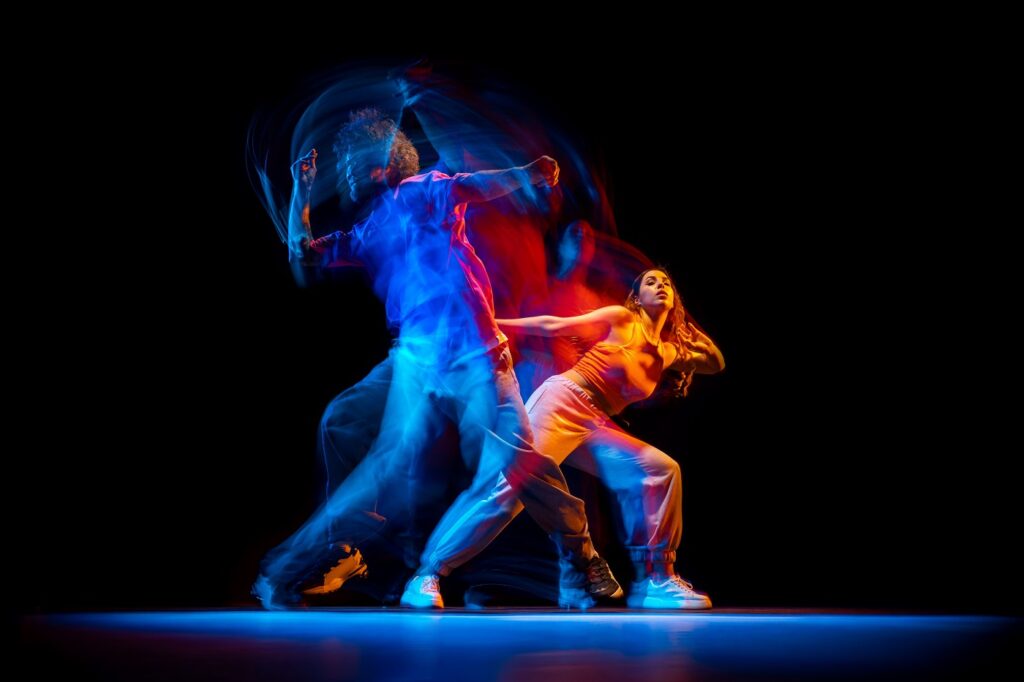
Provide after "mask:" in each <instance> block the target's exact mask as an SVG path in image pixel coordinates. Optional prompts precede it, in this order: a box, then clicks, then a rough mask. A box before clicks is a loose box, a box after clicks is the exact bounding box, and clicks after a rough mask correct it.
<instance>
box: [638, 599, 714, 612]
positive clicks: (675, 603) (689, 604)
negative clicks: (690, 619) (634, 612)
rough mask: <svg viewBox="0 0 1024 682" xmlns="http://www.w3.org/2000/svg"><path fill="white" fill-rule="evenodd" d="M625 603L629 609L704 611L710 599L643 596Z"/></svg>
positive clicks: (708, 605) (707, 607) (708, 606)
mask: <svg viewBox="0 0 1024 682" xmlns="http://www.w3.org/2000/svg"><path fill="white" fill-rule="evenodd" d="M626 605H627V606H628V607H629V608H631V609H675V610H677V611H678V610H683V611H706V610H708V609H710V608H711V600H710V599H685V600H683V601H682V602H680V601H679V600H676V599H659V598H657V597H644V598H643V600H636V599H628V600H626Z"/></svg>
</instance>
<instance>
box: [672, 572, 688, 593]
mask: <svg viewBox="0 0 1024 682" xmlns="http://www.w3.org/2000/svg"><path fill="white" fill-rule="evenodd" d="M668 581H669V582H670V583H674V584H675V585H676V586H677V587H680V588H681V589H683V590H686V591H687V592H693V585H692V584H691V583H689V582H687V581H685V580H683V577H682V576H680V575H673V576H669V579H668Z"/></svg>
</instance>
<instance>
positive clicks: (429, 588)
mask: <svg viewBox="0 0 1024 682" xmlns="http://www.w3.org/2000/svg"><path fill="white" fill-rule="evenodd" d="M423 591H424V592H440V591H441V585H440V584H439V583H438V581H437V576H433V575H428V576H427V577H426V578H424V579H423Z"/></svg>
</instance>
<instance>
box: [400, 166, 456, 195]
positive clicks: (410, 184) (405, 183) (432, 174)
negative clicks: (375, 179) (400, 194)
mask: <svg viewBox="0 0 1024 682" xmlns="http://www.w3.org/2000/svg"><path fill="white" fill-rule="evenodd" d="M451 179H452V177H451V176H450V175H446V174H444V173H442V172H441V171H436V170H432V171H427V172H426V173H420V174H419V175H411V176H409V177H407V178H406V179H405V180H402V181H401V182H400V183H398V189H399V190H405V189H414V188H416V187H418V186H425V185H429V184H431V183H435V182H446V181H448V180H451Z"/></svg>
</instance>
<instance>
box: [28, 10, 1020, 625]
mask: <svg viewBox="0 0 1024 682" xmlns="http://www.w3.org/2000/svg"><path fill="white" fill-rule="evenodd" d="M360 22H362V23H360ZM369 22H370V20H369V19H367V18H360V19H359V20H358V21H357V20H356V19H354V18H353V19H352V23H351V25H348V26H342V25H336V26H331V28H330V29H326V28H325V29H323V30H319V29H310V30H309V32H308V34H305V33H303V32H302V31H296V30H294V29H293V28H292V27H291V26H290V23H289V22H288V21H282V26H281V27H276V26H275V27H272V28H268V27H262V28H259V29H250V28H242V27H240V26H230V27H228V26H220V27H215V28H214V27H210V28H203V24H201V23H198V22H197V23H196V24H194V25H192V24H189V25H188V27H187V28H186V27H181V28H180V30H178V31H176V32H174V36H175V37H174V38H172V39H167V38H162V39H150V38H149V37H147V36H145V35H132V36H129V37H127V38H125V42H124V43H118V45H116V46H115V47H116V48H118V49H113V51H112V52H111V53H110V56H109V57H98V56H96V54H99V53H100V52H103V53H104V54H105V53H106V52H105V51H103V50H100V48H101V47H106V48H109V47H110V46H109V45H106V46H104V45H100V43H103V42H104V39H103V38H100V37H95V38H93V39H89V40H86V41H85V44H86V46H87V47H90V48H93V49H94V50H95V53H92V52H90V51H89V50H82V51H77V52H76V51H75V50H71V51H69V52H68V57H67V60H66V67H64V68H63V69H61V71H60V72H59V73H54V74H51V75H49V76H48V77H46V78H41V79H38V80H36V81H35V82H34V83H33V84H32V87H33V88H35V89H38V91H39V93H40V95H42V96H44V99H42V100H36V101H44V102H45V105H43V106H42V107H41V108H43V109H45V112H39V115H38V117H37V120H36V122H37V123H41V124H42V130H41V131H40V132H39V133H38V134H35V133H33V134H32V135H28V136H27V137H28V138H29V139H28V140H16V141H15V142H16V143H17V142H26V141H27V142H29V143H30V145H31V146H32V147H33V150H29V152H28V155H27V156H26V157H24V158H27V159H29V162H28V164H27V169H26V170H27V171H28V177H29V178H30V179H32V180H33V182H32V183H31V184H32V185H33V186H35V187H36V188H37V191H39V192H40V194H39V196H38V198H33V200H32V207H31V210H33V211H35V212H36V216H37V219H38V217H39V216H42V218H43V220H42V223H43V224H44V225H46V226H47V227H46V228H45V232H38V231H36V228H33V229H32V231H22V230H17V232H18V233H19V234H22V235H24V234H28V235H29V236H28V237H27V238H23V239H20V240H19V241H18V242H17V244H20V245H22V246H23V248H18V249H16V250H15V252H14V254H13V255H12V260H17V261H19V262H28V263H29V268H28V270H27V271H26V272H21V271H20V270H19V274H18V278H17V285H16V288H15V293H16V294H17V295H16V296H14V297H13V300H12V303H11V306H10V308H11V315H12V319H14V320H15V323H14V324H12V326H11V327H10V328H9V329H8V336H9V340H10V341H11V342H12V344H13V345H12V348H13V350H12V351H11V352H10V355H9V357H10V359H11V361H12V363H13V367H12V375H15V374H16V375H19V376H22V377H28V381H27V382H25V383H24V384H21V383H20V382H19V383H17V384H16V385H15V386H16V388H15V389H14V390H15V391H16V395H15V397H16V398H17V400H16V402H17V403H18V405H19V408H26V409H24V410H22V409H18V410H15V411H14V412H13V415H14V416H15V419H16V423H15V424H14V428H15V433H17V434H18V437H17V438H12V441H11V443H12V444H11V448H10V450H9V451H8V457H9V458H10V461H11V462H12V463H13V466H14V479H13V481H14V482H13V483H9V485H11V486H12V487H13V494H12V495H11V496H10V497H9V499H8V502H9V503H10V504H11V510H10V513H9V518H10V519H11V521H12V526H11V527H12V530H13V534H14V538H15V542H16V547H17V549H18V551H17V552H15V553H14V554H13V555H11V556H13V557H14V558H13V559H8V561H9V562H11V563H12V564H14V567H15V569H16V573H17V575H18V576H19V577H18V578H17V582H16V584H17V588H18V589H17V590H16V602H17V603H18V604H19V605H20V606H21V607H22V608H25V609H29V610H34V609H64V608H79V607H89V608H105V607H111V608H118V607H136V606H147V607H149V606H153V607H188V606H209V605H223V604H241V603H253V602H251V600H250V598H249V597H248V588H249V584H250V583H251V580H252V578H253V576H254V573H255V570H256V564H257V561H258V559H259V557H260V556H261V555H262V553H263V552H264V551H265V550H266V549H267V548H268V547H270V546H271V545H272V544H274V543H276V542H278V541H280V540H281V539H283V537H284V536H285V535H286V534H287V533H288V532H289V531H290V530H292V529H293V528H294V527H295V526H296V525H297V524H298V523H299V522H300V521H301V520H302V519H304V518H305V516H306V515H307V514H308V512H309V511H311V509H312V505H313V500H314V496H315V493H316V471H317V465H316V461H315V457H314V433H315V427H316V423H317V419H318V417H319V414H320V412H321V410H322V409H323V406H324V405H325V404H326V402H327V400H329V399H330V397H332V396H333V395H334V394H335V393H337V392H338V391H339V390H341V388H343V387H345V386H348V385H350V384H352V383H353V382H354V381H356V380H358V379H359V378H360V377H362V376H363V375H364V374H365V373H366V372H367V371H368V370H369V369H370V368H371V367H372V366H373V365H374V364H375V363H376V362H377V361H379V360H380V359H382V358H383V356H384V354H385V351H386V347H387V339H388V335H387V332H386V330H385V327H384V321H383V315H382V311H381V306H380V304H379V302H377V301H376V299H374V298H373V296H372V294H371V293H370V292H369V291H368V290H367V289H366V288H365V286H363V285H362V283H361V282H360V281H359V280H358V279H357V278H353V279H352V281H351V282H348V283H346V284H345V285H343V286H341V287H335V288H327V289H313V290H300V289H298V288H297V287H296V286H295V284H294V283H293V280H292V278H291V274H290V272H289V270H288V267H287V262H286V257H285V251H284V247H283V246H282V245H281V244H280V243H279V241H278V240H277V237H276V235H275V234H274V231H273V228H272V225H271V223H270V221H269V220H268V218H267V217H266V215H265V214H264V213H263V211H262V209H261V207H260V206H259V203H258V201H257V199H256V196H255V193H254V192H253V190H252V188H251V187H250V185H249V182H248V180H247V177H246V170H245V159H244V143H245V133H246V129H247V126H248V123H249V120H250V117H251V116H252V113H253V112H254V111H255V110H256V109H257V108H259V107H262V106H267V105H273V104H274V103H275V102H277V101H279V100H280V99H281V98H283V97H284V96H286V95H287V94H288V93H290V92H291V91H292V90H293V89H294V88H295V87H297V85H298V84H299V83H300V81H301V79H302V78H304V77H305V76H307V75H309V74H312V73H315V72H317V71H318V70H319V69H323V68H329V67H334V66H338V65H341V64H344V63H346V61H349V60H352V59H355V58H364V57H374V58H379V57H393V58H394V59H395V61H396V62H397V63H400V62H402V61H404V60H409V59H412V58H416V57H420V56H424V55H426V56H429V57H431V58H432V59H433V60H435V62H436V63H437V64H439V65H443V64H445V63H452V62H456V63H462V64H463V65H465V64H467V63H471V64H474V65H475V67H474V68H476V69H480V70H483V71H485V72H488V73H493V74H494V78H495V79H496V80H497V81H499V82H503V83H507V84H508V86H509V87H510V88H511V89H512V90H513V91H514V92H516V93H518V94H519V95H521V97H522V98H524V99H525V100H526V101H529V102H531V103H534V105H535V106H536V108H537V109H538V110H539V111H540V112H542V114H543V115H544V116H547V117H550V120H553V121H555V122H556V123H557V124H558V125H559V127H561V128H563V129H567V130H573V131H574V133H575V134H576V135H577V140H578V141H579V143H580V145H581V146H582V147H583V148H584V149H585V150H586V151H587V152H588V153H589V154H591V155H592V157H593V158H594V159H595V160H596V161H598V162H600V163H602V164H604V165H605V166H606V167H607V169H608V177H609V182H610V191H611V199H612V202H613V206H614V209H615V211H616V216H617V218H618V224H619V226H620V236H622V237H623V238H624V239H626V240H628V241H630V242H631V243H633V244H635V245H637V246H638V247H640V248H641V249H642V250H643V251H645V252H646V253H647V254H648V255H650V256H652V257H653V258H655V260H658V261H661V262H663V263H665V264H666V265H668V266H670V267H671V268H672V270H673V272H674V273H675V274H676V277H677V278H678V279H679V280H680V283H681V287H682V290H683V292H684V294H685V296H686V298H687V301H688V303H689V306H690V308H691V309H692V311H693V312H694V313H695V315H696V316H697V319H699V320H700V321H701V322H702V324H703V325H704V326H705V327H706V328H707V329H708V331H709V332H710V334H711V335H712V337H713V338H715V339H716V340H717V341H718V343H719V345H720V346H721V348H722V350H723V352H724V355H725V357H726V359H727V363H728V368H727V370H726V371H725V372H724V373H723V374H722V375H720V376H717V377H709V378H703V379H704V380H702V381H699V382H698V384H697V386H696V387H695V390H694V392H693V395H692V397H690V398H687V399H686V400H685V401H683V402H681V403H675V404H673V405H671V406H669V407H665V408H657V409H654V410H651V411H650V412H648V413H647V414H643V415H638V416H637V417H636V418H635V429H636V432H637V433H638V434H639V435H642V436H643V437H645V438H647V439H649V440H650V441H651V442H653V443H655V444H656V445H658V446H660V447H661V448H662V449H664V450H666V451H668V452H670V453H672V454H673V455H674V456H676V457H677V458H678V459H679V461H680V462H681V463H682V466H683V471H684V480H685V489H684V491H685V492H684V513H685V518H686V526H685V532H684V538H683V546H682V550H681V557H682V560H681V563H680V567H681V568H682V571H683V573H684V574H685V575H686V576H687V577H689V578H691V579H692V580H693V581H694V582H695V583H696V584H697V585H698V587H700V588H701V589H705V590H707V591H708V592H709V593H710V594H711V595H712V596H713V597H714V599H715V601H716V604H719V605H722V606H744V605H777V606H782V605H794V606H832V607H863V608H879V607H886V608H906V609H938V610H963V609H966V610H1004V609H1019V608H1020V605H1021V590H1020V587H1019V585H1018V582H1017V580H1016V579H1017V577H1018V575H1019V571H1020V563H1019V560H1016V559H1011V558H1010V557H1011V554H1012V553H1013V545H1014V544H1016V543H1017V535H1018V533H1017V532H1016V531H1015V530H1012V529H1013V527H1014V526H1015V525H1016V524H1015V520H1016V517H1015V516H1014V515H1015V514H1016V512H1015V505H1014V500H1013V498H1012V497H1011V495H1012V493H1013V489H1014V485H1013V480H1014V479H1013V478H1012V477H1011V476H1010V473H1009V470H1008V462H1010V461H1012V460H1011V456H1012V452H1013V451H1015V450H1016V449H1017V448H1015V447H1014V446H1013V445H1012V442H1013V441H1010V443H1011V444H998V439H997V438H996V437H995V435H994V432H995V429H994V428H992V424H993V423H997V422H999V421H1001V420H1003V419H1005V418H1006V416H1007V415H1005V414H1003V412H1005V411H1007V408H1003V409H1000V408H997V407H995V406H994V405H996V403H995V400H994V397H993V396H994V395H996V392H995V389H994V388H991V387H989V386H987V385H982V382H981V381H980V380H979V379H978V378H977V377H979V376H982V377H984V376H986V375H990V374H991V367H992V358H991V357H990V355H989V354H988V352H987V351H986V344H987V341H986V339H985V336H986V332H985V329H984V326H983V325H979V324H978V323H977V322H976V320H977V319H978V317H979V315H977V314H973V313H971V314H968V313H967V311H968V310H972V309H974V308H975V306H977V305H980V301H978V300H977V299H975V298H972V297H971V296H970V295H967V294H966V293H964V288H963V286H962V283H961V281H960V280H959V279H958V278H959V276H960V275H958V274H956V271H955V270H954V269H953V268H952V267H950V265H951V263H955V262H960V263H961V264H962V263H963V261H964V258H963V256H964V254H962V253H958V249H959V246H960V244H963V243H965V242H966V241H967V240H963V239H962V237H961V238H960V240H959V241H958V238H956V237H954V238H952V239H949V238H946V237H943V238H942V239H941V240H940V239H936V235H948V234H950V232H949V231H950V230H951V229H954V230H960V231H961V232H960V233H959V234H961V235H962V234H963V232H962V231H963V230H964V229H965V227H964V222H963V220H962V218H963V215H964V212H965V211H966V210H967V208H966V207H965V206H964V202H963V199H962V197H958V196H957V193H956V192H949V191H947V187H946V186H945V185H943V184H941V183H939V182H936V180H937V178H938V177H939V176H940V175H941V174H942V170H941V168H942V164H943V159H944V158H946V157H948V156H949V154H951V153H952V152H953V148H954V147H955V146H956V144H958V142H956V141H954V140H952V139H951V136H950V134H949V131H950V124H951V123H952V122H953V121H954V119H955V116H954V115H952V114H951V110H950V109H949V108H948V107H947V106H946V104H947V103H948V102H947V98H946V97H947V92H946V90H945V89H944V81H945V79H946V78H947V77H949V74H950V73H951V72H952V70H954V66H955V65H954V62H955V60H949V61H946V60H944V59H943V58H941V57H940V56H938V55H937V54H935V53H930V52H928V51H927V50H926V51H924V52H922V51H920V50H918V49H917V48H916V47H914V46H910V45H904V44H903V43H901V42H899V41H889V40H887V39H886V38H885V37H884V36H879V35H876V36H874V37H873V38H872V39H871V40H868V39H861V38H860V37H858V36H857V35H853V34H845V33H843V34H841V33H838V32H837V31H836V30H835V29H834V27H832V26H831V25H830V26H826V27H823V28H822V30H821V31H820V32H819V33H817V34H815V35H814V36H813V37H812V36H809V35H806V34H804V35H796V34H794V33H795V32H792V31H791V32H784V31H780V30H777V29H775V28H772V29H768V27H761V26H758V25H756V24H757V22H752V23H751V22H747V23H746V24H744V25H743V26H742V27H741V26H738V25H736V24H734V23H732V22H719V23H715V24H713V25H702V24H700V23H688V24H683V25H682V26H665V25H662V24H659V23H658V22H654V24H653V25H649V26H646V27H645V28H643V29H636V28H632V27H628V26H624V27H617V28H616V30H615V31H614V32H613V31H606V32H605V31H602V32H597V33H593V34H589V33H587V34H584V32H583V31H582V29H581V28H580V26H578V25H577V24H575V23H572V22H569V23H561V24H558V23H555V22H553V21H552V22H546V21H542V20H540V19H538V20H537V21H536V22H528V23H527V24H525V25H523V26H521V27H517V29H516V31H514V32H509V33H508V34H501V35H495V34H492V33H490V32H485V31H484V30H483V29H481V28H479V27H473V26H470V25H465V26H456V25H449V24H444V25H443V28H439V27H441V26H442V25H441V24H440V23H438V24H437V25H436V26H435V25H434V24H430V25H427V24H421V23H418V22H415V21H410V22H409V24H408V25H406V26H404V27H403V28H401V29H399V28H398V27H395V26H392V25H390V24H389V25H387V27H386V28H385V27H382V28H381V29H380V31H379V32H378V31H364V30H355V29H356V28H358V27H359V26H364V27H365V26H371V25H373V24H371V23H369ZM353 34H360V35H363V40H362V44H359V45H355V44H353V43H352V41H351V37H352V35H353ZM75 54H78V55H79V56H80V58H74V55H75ZM86 55H88V56H86ZM37 179H41V180H45V181H39V182H35V181H34V180H37ZM33 224H38V223H37V222H33ZM40 238H42V239H41V240H40ZM40 241H41V242H42V243H40ZM26 256H27V257H26ZM339 299H340V300H339ZM342 306H344V310H347V311H349V312H347V313H345V314H346V316H347V317H343V316H342V311H343V307H342ZM355 324H358V325H359V332H358V333H354V332H353V329H354V326H355Z"/></svg>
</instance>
